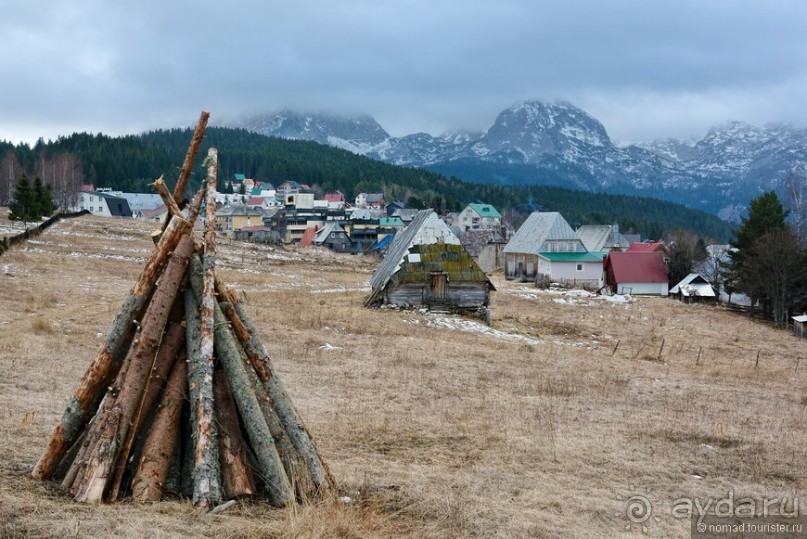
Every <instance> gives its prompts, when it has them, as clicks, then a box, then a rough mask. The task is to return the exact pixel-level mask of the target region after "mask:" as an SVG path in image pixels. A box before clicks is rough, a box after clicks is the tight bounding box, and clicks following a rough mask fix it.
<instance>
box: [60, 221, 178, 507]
mask: <svg viewBox="0 0 807 539" xmlns="http://www.w3.org/2000/svg"><path fill="white" fill-rule="evenodd" d="M192 248H193V242H192V240H191V238H190V236H187V235H185V236H183V239H182V240H180V242H179V244H178V245H177V248H176V249H175V250H174V252H173V253H172V255H171V259H170V261H169V263H168V266H167V267H166V269H165V271H164V272H163V274H162V275H161V276H160V281H159V283H158V284H157V289H156V290H155V292H154V295H153V297H152V298H151V301H150V302H149V305H148V307H147V308H146V312H145V313H144V315H143V321H142V324H141V327H140V330H139V331H138V335H137V337H136V338H135V343H134V344H133V345H132V349H131V351H130V355H131V359H129V360H127V361H129V362H130V364H129V367H128V369H127V370H126V373H125V375H124V376H123V377H119V380H120V381H121V383H120V385H119V387H118V388H117V389H118V393H117V395H116V396H115V398H112V399H108V400H105V406H104V407H103V408H102V409H101V410H100V411H99V414H100V418H99V421H98V424H97V425H94V429H95V431H94V432H93V431H92V430H91V431H90V432H89V433H88V438H89V440H90V444H89V446H88V450H87V453H86V455H85V458H84V459H83V460H82V461H81V462H79V463H76V464H77V465H80V466H82V467H84V468H85V470H84V474H83V476H82V478H81V481H80V482H78V483H77V484H74V485H73V489H74V490H75V492H76V500H77V501H84V502H93V501H100V500H101V498H102V496H103V495H104V494H105V493H106V492H107V490H108V488H109V487H110V486H111V487H112V488H113V489H114V485H110V483H111V480H112V479H114V477H113V470H114V467H115V465H116V462H117V459H118V457H119V456H120V458H123V459H127V458H128V457H129V455H128V454H122V453H123V451H121V450H122V449H123V447H124V445H125V443H126V440H127V435H128V433H129V429H130V427H131V426H132V422H133V421H134V417H135V414H136V413H137V409H138V406H139V404H140V400H141V397H142V395H143V390H144V388H145V385H146V382H147V380H148V377H149V373H150V371H151V367H152V362H153V360H154V357H155V355H156V354H157V350H158V349H159V345H160V340H161V337H162V335H163V332H164V330H165V324H166V321H167V319H168V314H169V312H170V310H171V306H172V305H173V303H174V299H175V298H176V296H177V293H178V292H179V289H180V284H181V282H182V280H183V278H184V276H185V271H186V268H187V264H188V257H189V256H190V254H191V250H192ZM121 378H122V380H121ZM113 394H114V393H113ZM113 425H114V428H113ZM96 427H97V428H96Z"/></svg>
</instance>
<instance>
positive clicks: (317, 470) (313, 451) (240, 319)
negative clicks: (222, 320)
mask: <svg viewBox="0 0 807 539" xmlns="http://www.w3.org/2000/svg"><path fill="white" fill-rule="evenodd" d="M218 290H219V296H220V297H222V298H223V299H226V300H227V304H228V305H226V306H225V307H227V314H228V317H229V319H230V320H231V321H232V327H233V330H234V331H235V333H236V335H237V336H238V339H239V340H240V341H241V344H242V345H243V347H244V351H245V352H246V354H247V357H248V358H249V361H250V363H252V366H253V368H254V369H255V372H256V373H257V375H258V377H259V378H260V380H261V382H262V383H263V386H264V388H265V390H266V392H267V394H268V395H269V398H270V399H271V401H272V404H273V406H274V410H275V412H276V413H277V416H278V419H279V420H280V422H281V424H282V425H283V430H284V431H285V432H286V434H287V435H288V437H289V439H290V440H291V443H292V445H293V446H294V448H295V449H296V450H297V453H298V454H299V455H300V456H301V457H302V459H303V461H305V464H306V466H307V467H308V470H309V473H310V474H311V479H312V480H313V481H314V483H315V484H316V486H317V488H318V489H323V488H333V487H335V486H336V481H335V479H334V477H333V475H332V474H331V471H330V469H329V468H328V465H327V464H326V463H325V461H324V460H323V459H322V458H321V457H320V455H319V452H318V451H317V447H316V444H315V443H314V438H313V437H312V436H311V433H310V432H309V431H308V429H307V428H306V426H305V423H303V420H302V419H301V418H300V416H299V415H298V414H297V410H295V408H294V405H293V404H292V402H291V399H290V398H289V396H288V393H286V389H285V388H284V387H283V383H282V382H281V381H280V377H279V376H277V373H276V372H275V367H274V365H273V364H272V360H271V358H270V357H269V352H268V351H267V350H266V348H265V347H264V345H263V342H262V341H261V338H260V335H259V334H258V330H257V328H256V327H255V325H254V324H253V322H252V320H251V318H250V317H249V314H248V313H247V311H246V309H245V308H244V306H243V305H242V304H241V303H240V302H239V301H238V298H237V297H236V295H235V294H234V293H233V291H232V290H229V289H227V288H226V287H224V286H223V285H221V283H219V284H218Z"/></svg>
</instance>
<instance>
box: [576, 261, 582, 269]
mask: <svg viewBox="0 0 807 539" xmlns="http://www.w3.org/2000/svg"><path fill="white" fill-rule="evenodd" d="M577 271H583V264H581V263H580V262H578V263H577Z"/></svg>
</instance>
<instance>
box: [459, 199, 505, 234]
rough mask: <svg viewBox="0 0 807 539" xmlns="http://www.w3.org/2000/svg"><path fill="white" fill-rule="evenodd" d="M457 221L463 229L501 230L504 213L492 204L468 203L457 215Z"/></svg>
mask: <svg viewBox="0 0 807 539" xmlns="http://www.w3.org/2000/svg"><path fill="white" fill-rule="evenodd" d="M456 223H457V225H459V227H460V230H461V231H465V230H484V229H488V230H499V229H500V228H501V226H502V215H501V214H500V213H499V212H498V211H497V210H496V208H494V207H493V206H491V205H490V204H468V205H467V206H465V209H464V210H462V211H461V212H460V213H459V215H457V220H456Z"/></svg>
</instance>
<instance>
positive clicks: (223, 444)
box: [213, 371, 256, 499]
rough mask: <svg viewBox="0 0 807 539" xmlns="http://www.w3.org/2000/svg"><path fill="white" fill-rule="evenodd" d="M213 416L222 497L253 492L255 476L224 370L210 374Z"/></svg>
mask: <svg viewBox="0 0 807 539" xmlns="http://www.w3.org/2000/svg"><path fill="white" fill-rule="evenodd" d="M213 393H214V395H215V399H216V417H217V418H218V420H219V458H220V460H221V479H222V486H223V487H224V497H225V498H230V499H232V498H240V497H242V496H252V495H253V494H255V491H256V489H255V480H254V479H253V478H252V471H251V470H250V468H249V458H248V457H247V452H246V449H245V448H244V441H243V439H242V438H241V426H240V424H239V422H238V411H237V410H236V408H235V401H234V400H233V396H232V394H231V393H230V386H229V385H228V383H227V379H226V378H225V376H224V372H223V371H216V372H215V373H214V374H213Z"/></svg>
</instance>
